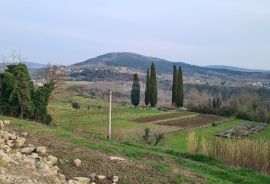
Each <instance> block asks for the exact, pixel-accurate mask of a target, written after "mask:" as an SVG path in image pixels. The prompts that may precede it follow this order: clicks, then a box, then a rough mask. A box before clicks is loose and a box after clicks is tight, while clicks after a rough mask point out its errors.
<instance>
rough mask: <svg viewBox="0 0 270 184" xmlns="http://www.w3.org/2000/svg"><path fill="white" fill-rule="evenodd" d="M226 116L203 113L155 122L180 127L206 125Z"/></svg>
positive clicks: (221, 119)
mask: <svg viewBox="0 0 270 184" xmlns="http://www.w3.org/2000/svg"><path fill="white" fill-rule="evenodd" d="M225 119H226V118H224V117H221V116H215V115H204V114H200V115H198V116H195V117H188V118H182V119H178V120H171V121H170V120H168V121H165V122H164V121H162V122H157V123H156V124H158V125H166V126H177V127H181V128H193V127H198V126H203V125H207V124H210V123H214V122H218V121H223V120H225Z"/></svg>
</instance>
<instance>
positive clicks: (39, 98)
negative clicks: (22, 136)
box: [32, 81, 54, 124]
mask: <svg viewBox="0 0 270 184" xmlns="http://www.w3.org/2000/svg"><path fill="white" fill-rule="evenodd" d="M53 88H54V83H53V82H52V81H51V82H49V83H46V84H44V85H43V86H41V87H39V88H37V89H36V90H35V91H34V93H33V96H32V99H33V103H34V105H35V115H34V119H35V120H37V121H42V122H44V123H46V124H49V123H50V121H51V120H50V119H51V117H50V115H49V114H48V110H47V106H48V103H49V97H50V94H51V92H52V90H53Z"/></svg>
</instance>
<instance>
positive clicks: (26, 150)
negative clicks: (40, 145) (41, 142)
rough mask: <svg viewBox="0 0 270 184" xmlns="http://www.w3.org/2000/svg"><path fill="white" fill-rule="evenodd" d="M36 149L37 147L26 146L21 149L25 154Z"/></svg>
mask: <svg viewBox="0 0 270 184" xmlns="http://www.w3.org/2000/svg"><path fill="white" fill-rule="evenodd" d="M35 150H36V148H35V147H25V148H23V149H22V150H21V153H23V154H30V153H32V152H34V151H35Z"/></svg>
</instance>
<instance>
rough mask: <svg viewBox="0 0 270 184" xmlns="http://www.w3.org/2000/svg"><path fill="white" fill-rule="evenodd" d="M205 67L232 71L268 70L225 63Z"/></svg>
mask: <svg viewBox="0 0 270 184" xmlns="http://www.w3.org/2000/svg"><path fill="white" fill-rule="evenodd" d="M206 67H207V68H215V69H226V70H233V71H241V72H270V71H268V70H256V69H247V68H239V67H234V66H226V65H209V66H206Z"/></svg>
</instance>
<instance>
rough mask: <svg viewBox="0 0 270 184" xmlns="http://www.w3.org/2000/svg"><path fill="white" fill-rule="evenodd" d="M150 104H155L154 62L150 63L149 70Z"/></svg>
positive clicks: (155, 79) (153, 105) (155, 81)
mask: <svg viewBox="0 0 270 184" xmlns="http://www.w3.org/2000/svg"><path fill="white" fill-rule="evenodd" d="M149 97H150V98H149V99H150V104H151V106H152V107H155V106H156V105H157V76H156V68H155V65H154V63H152V64H151V70H150V95H149Z"/></svg>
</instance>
